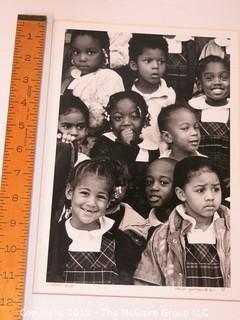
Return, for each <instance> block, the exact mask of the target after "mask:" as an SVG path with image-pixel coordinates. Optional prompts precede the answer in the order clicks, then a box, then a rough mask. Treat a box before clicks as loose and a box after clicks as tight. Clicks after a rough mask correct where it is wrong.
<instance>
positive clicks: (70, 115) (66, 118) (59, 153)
mask: <svg viewBox="0 0 240 320" xmlns="http://www.w3.org/2000/svg"><path fill="white" fill-rule="evenodd" d="M88 127H89V112H88V108H87V106H86V105H85V104H84V103H83V102H82V101H81V100H80V99H79V98H77V97H74V96H71V95H66V96H61V97H60V106H59V118H58V134H57V147H56V158H55V172H54V186H53V201H52V214H53V217H54V219H55V220H56V221H58V220H59V218H60V216H61V212H62V210H63V207H64V202H65V196H64V193H65V188H66V183H67V179H68V175H69V173H70V170H71V169H72V168H73V167H74V165H76V164H77V163H78V162H81V161H83V160H86V159H88V158H89V157H88V156H87V154H86V153H88V152H87V151H86V149H87V148H86V147H87V146H86V137H87V134H88Z"/></svg>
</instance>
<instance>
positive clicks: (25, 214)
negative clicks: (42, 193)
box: [0, 15, 46, 320]
mask: <svg viewBox="0 0 240 320" xmlns="http://www.w3.org/2000/svg"><path fill="white" fill-rule="evenodd" d="M45 33H46V17H45V16H29V15H19V16H18V19H17V29H16V39H15V48H14V57H13V67H12V78H11V87H10V98H9V108H8V116H7V127H6V139H5V148H4V155H3V170H2V181H1V191H0V320H12V319H21V309H22V308H23V303H24V301H23V300H24V282H25V270H26V260H27V246H28V231H29V222H30V211H31V191H32V178H33V170H34V157H35V145H36V133H37V120H38V109H39V99H40V84H41V75H42V65H43V53H44V46H45Z"/></svg>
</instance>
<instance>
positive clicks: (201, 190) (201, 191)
mask: <svg viewBox="0 0 240 320" xmlns="http://www.w3.org/2000/svg"><path fill="white" fill-rule="evenodd" d="M196 192H197V193H203V192H204V189H203V188H201V189H196Z"/></svg>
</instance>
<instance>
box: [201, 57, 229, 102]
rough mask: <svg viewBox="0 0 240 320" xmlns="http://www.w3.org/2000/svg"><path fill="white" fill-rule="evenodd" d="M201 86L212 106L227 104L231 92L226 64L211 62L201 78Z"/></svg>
mask: <svg viewBox="0 0 240 320" xmlns="http://www.w3.org/2000/svg"><path fill="white" fill-rule="evenodd" d="M201 86H202V90H203V92H204V94H205V95H206V98H207V99H206V100H207V102H208V103H209V104H210V105H224V104H226V103H227V98H228V96H229V90H230V74H229V71H228V70H227V69H226V68H225V66H224V64H223V63H220V62H209V63H208V64H207V65H206V68H205V70H204V72H203V74H202V76H201Z"/></svg>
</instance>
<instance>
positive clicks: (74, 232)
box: [65, 217, 114, 252]
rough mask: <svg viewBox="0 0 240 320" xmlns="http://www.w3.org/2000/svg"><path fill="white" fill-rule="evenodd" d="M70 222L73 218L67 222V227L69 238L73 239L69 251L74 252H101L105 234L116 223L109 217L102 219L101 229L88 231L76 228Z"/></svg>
mask: <svg viewBox="0 0 240 320" xmlns="http://www.w3.org/2000/svg"><path fill="white" fill-rule="evenodd" d="M70 220H71V218H69V219H68V220H66V222H65V226H66V231H67V234H68V236H69V238H70V239H72V243H71V244H70V246H69V248H68V250H69V251H72V252H82V251H85V252H87V251H91V252H99V251H100V249H101V243H102V236H103V234H104V233H106V232H107V231H108V230H110V229H111V227H112V226H113V224H114V221H113V220H112V219H110V218H107V217H100V218H99V223H100V228H99V229H96V230H91V231H87V230H79V229H76V228H74V227H73V226H72V225H71V223H70Z"/></svg>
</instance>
